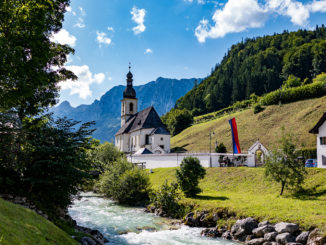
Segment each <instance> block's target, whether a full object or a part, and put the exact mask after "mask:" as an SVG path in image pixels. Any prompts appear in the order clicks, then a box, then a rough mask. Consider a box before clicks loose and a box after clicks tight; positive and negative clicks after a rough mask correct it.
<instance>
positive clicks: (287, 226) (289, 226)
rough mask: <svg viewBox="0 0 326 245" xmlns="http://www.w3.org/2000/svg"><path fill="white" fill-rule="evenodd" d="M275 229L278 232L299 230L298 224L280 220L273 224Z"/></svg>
mask: <svg viewBox="0 0 326 245" xmlns="http://www.w3.org/2000/svg"><path fill="white" fill-rule="evenodd" d="M275 230H276V231H277V232H278V233H291V234H293V233H295V232H297V231H298V230H299V226H298V225H297V224H293V223H287V222H280V223H277V224H276V225H275Z"/></svg>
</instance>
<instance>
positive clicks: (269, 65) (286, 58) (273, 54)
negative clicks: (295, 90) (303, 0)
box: [177, 25, 326, 114]
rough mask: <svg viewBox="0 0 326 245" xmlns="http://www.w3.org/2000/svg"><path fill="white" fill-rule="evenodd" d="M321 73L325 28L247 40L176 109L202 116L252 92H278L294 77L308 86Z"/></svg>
mask: <svg viewBox="0 0 326 245" xmlns="http://www.w3.org/2000/svg"><path fill="white" fill-rule="evenodd" d="M322 72H326V27H325V26H324V25H322V26H321V27H318V26H317V27H316V29H315V30H312V31H310V30H298V31H295V32H288V31H284V32H283V33H282V34H274V35H270V36H264V37H256V38H250V39H249V38H248V39H246V40H245V41H242V42H239V43H237V44H235V45H232V46H231V48H230V49H229V51H228V52H227V54H226V55H225V56H224V58H223V59H222V61H221V63H220V64H218V65H216V67H215V68H214V69H213V70H212V73H211V75H210V76H208V77H207V78H205V80H204V81H203V82H202V83H201V84H200V85H199V86H196V87H195V88H193V89H192V90H191V91H189V92H188V93H187V94H186V95H185V96H183V97H182V98H180V99H179V100H178V101H177V108H180V109H184V108H185V109H188V110H193V109H195V108H197V109H198V110H197V111H199V113H201V114H204V113H208V112H212V111H217V110H220V109H222V108H225V107H228V106H230V105H232V104H233V103H235V102H236V101H242V100H245V99H249V98H250V95H251V94H252V93H255V94H256V95H263V94H265V93H268V92H271V91H274V90H277V89H279V88H280V86H281V85H282V84H283V82H284V81H285V80H287V79H288V78H289V77H290V76H291V75H292V76H295V77H297V78H299V80H301V82H303V83H309V82H311V81H312V78H314V77H315V76H316V75H317V74H320V73H322ZM292 76H291V77H292ZM197 114H198V113H197Z"/></svg>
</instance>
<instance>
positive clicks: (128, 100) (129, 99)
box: [121, 63, 138, 127]
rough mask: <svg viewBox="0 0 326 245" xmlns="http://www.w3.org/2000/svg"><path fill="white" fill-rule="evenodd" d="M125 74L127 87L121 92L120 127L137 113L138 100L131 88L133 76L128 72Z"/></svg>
mask: <svg viewBox="0 0 326 245" xmlns="http://www.w3.org/2000/svg"><path fill="white" fill-rule="evenodd" d="M130 69H131V66H130V63H129V72H128V74H127V87H126V88H125V90H124V91H123V99H122V100H121V127H122V126H123V125H124V124H125V123H126V122H127V121H128V119H129V118H130V117H131V116H133V115H134V114H135V113H137V111H138V100H137V98H136V91H135V89H134V88H133V86H132V82H133V79H132V78H133V75H132V73H131V71H130Z"/></svg>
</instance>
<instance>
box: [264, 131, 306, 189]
mask: <svg viewBox="0 0 326 245" xmlns="http://www.w3.org/2000/svg"><path fill="white" fill-rule="evenodd" d="M278 148H279V149H280V150H274V151H273V153H272V155H271V156H270V157H268V158H267V161H266V164H265V176H266V177H270V178H271V179H273V180H274V181H276V182H278V183H280V184H281V192H280V195H282V194H283V191H284V188H285V187H287V186H290V187H293V188H298V187H300V186H301V184H302V183H303V181H304V178H305V173H306V171H305V168H304V164H302V163H301V162H300V161H299V160H298V159H297V156H298V154H297V152H296V150H295V145H294V144H293V139H292V136H291V135H289V134H285V133H284V132H283V135H282V138H281V139H280V141H279V146H278Z"/></svg>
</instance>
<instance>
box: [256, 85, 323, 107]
mask: <svg viewBox="0 0 326 245" xmlns="http://www.w3.org/2000/svg"><path fill="white" fill-rule="evenodd" d="M324 95H326V86H325V82H314V83H312V84H308V85H305V86H301V87H296V88H288V89H282V90H276V91H273V92H271V93H268V94H266V95H265V96H263V97H262V99H261V101H260V104H262V105H276V104H278V103H279V102H280V101H281V102H282V103H290V102H295V101H299V100H303V99H310V98H316V97H320V96H324Z"/></svg>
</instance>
